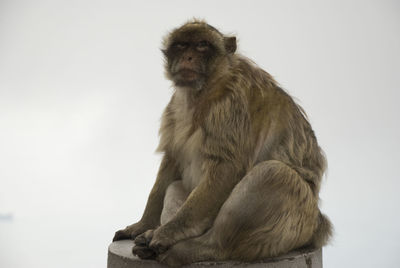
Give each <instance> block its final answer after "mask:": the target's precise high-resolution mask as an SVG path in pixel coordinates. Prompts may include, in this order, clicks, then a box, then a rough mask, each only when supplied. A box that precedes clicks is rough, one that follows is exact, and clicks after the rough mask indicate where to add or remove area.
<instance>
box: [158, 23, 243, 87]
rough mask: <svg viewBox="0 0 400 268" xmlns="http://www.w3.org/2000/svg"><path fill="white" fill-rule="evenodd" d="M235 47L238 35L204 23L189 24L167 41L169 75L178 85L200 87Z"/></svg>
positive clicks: (165, 50)
mask: <svg viewBox="0 0 400 268" xmlns="http://www.w3.org/2000/svg"><path fill="white" fill-rule="evenodd" d="M235 49H236V38H235V37H224V36H223V35H222V34H221V33H220V32H219V31H218V30H216V29H215V28H214V27H212V26H210V25H208V24H206V23H204V22H199V21H195V22H191V23H187V24H185V25H183V26H182V27H180V28H178V29H176V30H175V31H173V32H172V33H171V34H170V35H169V36H168V37H167V38H166V39H165V40H164V48H163V50H162V51H163V53H164V55H165V60H166V75H167V77H168V78H169V79H171V80H172V81H173V82H174V83H175V85H176V86H183V87H190V88H194V89H197V90H199V89H201V88H202V87H203V86H204V84H205V83H207V81H208V80H209V79H210V78H211V77H213V75H216V73H218V72H217V70H219V69H221V67H220V65H221V64H220V63H221V62H223V60H222V59H224V58H226V57H228V56H229V55H230V54H233V53H234V52H235Z"/></svg>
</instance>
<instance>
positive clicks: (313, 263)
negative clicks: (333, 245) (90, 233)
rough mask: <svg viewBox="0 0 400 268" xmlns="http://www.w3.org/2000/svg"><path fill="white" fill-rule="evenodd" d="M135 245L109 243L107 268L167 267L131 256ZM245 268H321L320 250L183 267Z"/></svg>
mask: <svg viewBox="0 0 400 268" xmlns="http://www.w3.org/2000/svg"><path fill="white" fill-rule="evenodd" d="M134 245H135V243H134V242H133V241H131V240H121V241H117V242H113V243H111V245H110V246H109V247H108V261H107V268H132V267H143V268H160V267H167V266H165V265H162V264H160V263H158V262H156V261H148V260H141V259H139V258H138V257H136V256H134V255H133V254H132V247H133V246H134ZM210 266H213V267H211V268H214V267H215V268H228V267H247V268H261V267H263V268H322V250H321V249H316V250H298V251H293V252H290V253H288V254H286V255H283V256H280V257H276V258H271V259H266V260H262V261H261V260H260V261H257V262H253V263H240V262H234V261H229V262H198V263H193V264H190V265H187V266H185V267H188V268H189V267H190V268H201V267H208V268H210Z"/></svg>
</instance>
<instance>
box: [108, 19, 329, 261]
mask: <svg viewBox="0 0 400 268" xmlns="http://www.w3.org/2000/svg"><path fill="white" fill-rule="evenodd" d="M235 40H236V39H235V38H233V37H226V36H223V35H222V34H221V33H220V32H219V31H217V30H216V29H215V28H213V27H212V26H209V25H208V24H206V23H205V22H203V21H197V20H194V21H191V22H188V23H186V24H185V25H183V26H182V27H180V28H178V29H175V30H174V31H172V33H171V34H169V35H168V37H167V38H166V39H165V40H164V48H163V51H164V53H165V55H166V76H167V77H168V78H169V79H171V80H172V81H173V82H174V83H175V86H176V91H175V93H174V95H173V96H172V98H171V101H170V103H169V104H168V106H167V108H166V109H165V112H164V114H163V118H162V124H161V129H160V136H161V140H160V145H159V148H158V151H160V152H162V153H164V159H163V162H162V164H161V167H160V171H159V174H158V177H157V180H156V183H155V185H154V187H153V190H152V192H151V194H150V197H149V200H148V203H147V206H146V209H145V212H144V215H143V217H142V219H141V221H140V222H139V223H136V224H134V225H131V226H128V227H127V228H126V229H124V230H121V231H118V232H117V233H116V235H115V237H114V240H120V239H126V238H135V237H136V240H135V242H136V244H137V246H136V247H135V248H134V250H133V251H134V253H135V254H138V255H139V256H140V257H142V258H157V260H159V261H160V262H162V263H166V264H168V265H172V266H179V265H183V264H187V263H191V262H197V261H203V260H219V261H220V260H227V259H235V260H242V261H253V260H256V259H260V258H265V257H271V256H276V255H279V254H283V253H285V252H288V251H290V250H292V249H295V248H299V247H302V246H307V245H308V246H314V247H321V246H323V245H324V244H325V243H326V242H327V240H328V238H329V236H330V235H331V225H330V222H329V220H328V219H327V218H326V217H325V216H324V215H323V214H321V212H320V211H319V209H318V193H319V189H320V184H321V177H322V175H323V173H324V170H325V165H326V164H325V158H324V155H323V153H322V151H321V149H320V148H319V146H318V144H317V140H316V138H315V135H314V132H313V130H312V128H311V126H310V124H309V122H308V121H307V119H306V116H305V114H304V112H303V110H302V109H301V108H300V107H299V106H298V105H297V104H296V103H295V102H294V101H293V99H292V98H291V97H290V96H289V95H288V94H287V93H286V92H284V91H283V90H282V89H281V88H280V87H279V85H278V84H277V83H276V82H275V81H274V79H273V78H272V77H271V76H270V75H269V74H268V73H267V72H265V71H263V70H262V69H260V68H259V67H257V66H256V65H255V64H254V63H252V62H251V61H250V60H248V59H246V58H244V57H242V56H240V55H238V54H236V53H234V52H235V49H236V41H235ZM202 41H207V42H208V43H206V44H209V45H206V48H205V49H204V47H202V46H204V45H202V44H203V43H199V42H202ZM203 50H205V52H203ZM183 69H184V70H187V69H188V70H190V71H194V72H195V74H194V75H193V72H189V74H187V73H185V72H183V71H181V70H183ZM193 77H194V79H193ZM172 182H174V183H172ZM166 193H167V194H166ZM186 197H187V198H186ZM174 206H175V207H174ZM163 207H164V208H165V209H164V211H163ZM161 214H162V219H161V222H162V223H163V224H162V225H161V226H159V225H160V217H161ZM153 229H154V231H153ZM146 230H151V231H148V232H147V233H144V232H145V231H146ZM141 233H144V234H142V235H139V234H141ZM150 234H151V235H150ZM138 235H139V236H138Z"/></svg>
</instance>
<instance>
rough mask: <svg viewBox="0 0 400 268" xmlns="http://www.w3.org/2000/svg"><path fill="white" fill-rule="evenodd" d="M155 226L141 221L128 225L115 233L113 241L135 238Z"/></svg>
mask: <svg viewBox="0 0 400 268" xmlns="http://www.w3.org/2000/svg"><path fill="white" fill-rule="evenodd" d="M153 228H154V227H152V226H148V225H147V224H144V223H142V222H141V221H139V222H137V223H134V224H132V225H129V226H127V227H126V228H125V229H122V230H119V231H117V232H116V233H115V235H114V238H113V241H118V240H124V239H135V238H136V237H137V236H138V235H140V234H142V233H144V232H146V231H147V230H149V229H153Z"/></svg>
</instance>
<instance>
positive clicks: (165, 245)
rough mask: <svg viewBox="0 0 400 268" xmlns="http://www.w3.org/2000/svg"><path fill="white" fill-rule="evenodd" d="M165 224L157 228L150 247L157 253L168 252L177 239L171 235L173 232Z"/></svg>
mask: <svg viewBox="0 0 400 268" xmlns="http://www.w3.org/2000/svg"><path fill="white" fill-rule="evenodd" d="M163 227H164V226H160V227H159V228H157V229H156V230H155V231H154V233H153V237H152V239H151V241H150V244H149V247H150V248H151V249H152V250H154V251H155V252H156V253H157V254H162V253H164V252H166V251H167V250H168V249H169V248H170V247H171V246H172V245H174V244H175V243H176V241H175V239H173V237H171V235H172V234H173V233H172V232H168V230H166V228H163Z"/></svg>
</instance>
